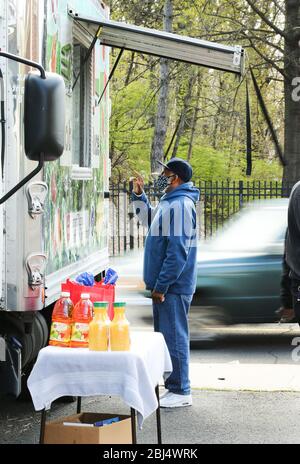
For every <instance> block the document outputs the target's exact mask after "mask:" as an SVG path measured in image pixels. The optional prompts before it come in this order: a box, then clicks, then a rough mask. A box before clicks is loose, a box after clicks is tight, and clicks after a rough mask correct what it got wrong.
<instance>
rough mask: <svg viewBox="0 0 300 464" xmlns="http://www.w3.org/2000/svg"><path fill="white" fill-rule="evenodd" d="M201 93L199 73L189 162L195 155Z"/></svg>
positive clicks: (198, 75) (188, 155) (188, 156)
mask: <svg viewBox="0 0 300 464" xmlns="http://www.w3.org/2000/svg"><path fill="white" fill-rule="evenodd" d="M200 92H201V74H200V71H198V74H197V93H196V106H195V109H194V114H193V119H192V128H191V135H190V141H189V149H188V154H187V160H188V161H190V160H191V157H192V153H193V143H194V137H195V132H196V127H197V121H198V113H199V109H200V108H199V104H200V103H199V100H200Z"/></svg>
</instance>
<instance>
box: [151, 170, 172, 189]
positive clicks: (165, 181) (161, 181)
mask: <svg viewBox="0 0 300 464" xmlns="http://www.w3.org/2000/svg"><path fill="white" fill-rule="evenodd" d="M170 177H174V175H172V176H165V175H164V174H161V175H160V176H158V177H157V179H155V181H154V188H155V190H158V191H159V192H164V191H165V190H166V188H167V187H168V186H169V185H170V184H171V181H169V179H170Z"/></svg>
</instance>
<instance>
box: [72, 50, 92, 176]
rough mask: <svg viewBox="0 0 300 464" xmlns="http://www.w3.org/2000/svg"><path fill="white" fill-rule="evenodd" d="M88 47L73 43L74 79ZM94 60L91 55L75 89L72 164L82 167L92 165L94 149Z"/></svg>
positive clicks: (73, 95) (73, 96)
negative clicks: (92, 151)
mask: <svg viewBox="0 0 300 464" xmlns="http://www.w3.org/2000/svg"><path fill="white" fill-rule="evenodd" d="M86 53H87V48H86V47H85V46H83V45H82V44H81V43H79V42H75V43H74V44H73V81H74V82H75V79H76V77H77V76H78V74H79V71H80V69H81V67H82V66H83V61H84V58H85V56H86ZM92 60H93V55H91V56H90V57H89V59H88V61H87V63H85V65H84V67H83V70H82V72H81V73H80V75H79V77H78V80H77V82H76V85H75V87H74V89H73V94H72V98H73V136H72V145H73V152H72V164H73V166H78V167H80V168H90V167H91V155H92V153H91V150H92V76H93V72H92Z"/></svg>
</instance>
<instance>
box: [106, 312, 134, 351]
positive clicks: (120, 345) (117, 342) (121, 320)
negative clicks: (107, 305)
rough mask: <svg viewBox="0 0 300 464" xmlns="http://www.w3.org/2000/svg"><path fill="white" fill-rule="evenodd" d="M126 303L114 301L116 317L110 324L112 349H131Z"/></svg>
mask: <svg viewBox="0 0 300 464" xmlns="http://www.w3.org/2000/svg"><path fill="white" fill-rule="evenodd" d="M125 306H126V303H114V318H113V320H112V322H111V324H110V349H111V351H129V350H130V334H129V322H128V320H127V319H126V317H125Z"/></svg>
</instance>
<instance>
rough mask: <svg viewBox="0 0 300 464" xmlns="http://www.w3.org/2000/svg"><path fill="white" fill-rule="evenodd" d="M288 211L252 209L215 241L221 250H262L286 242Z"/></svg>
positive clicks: (237, 217) (229, 225) (248, 209)
mask: <svg viewBox="0 0 300 464" xmlns="http://www.w3.org/2000/svg"><path fill="white" fill-rule="evenodd" d="M286 227H287V209H286V208H283V207H282V206H280V207H269V208H268V207H263V208H261V207H255V208H254V207H250V208H246V209H245V210H244V211H242V212H240V213H238V214H237V215H236V216H235V217H234V218H233V219H232V220H230V221H229V222H228V223H227V224H226V225H225V226H224V228H223V229H222V231H221V232H220V233H219V234H218V235H217V236H216V237H215V239H214V243H213V245H214V248H216V249H219V250H247V251H251V250H260V249H261V250H262V249H264V248H265V247H267V246H271V245H274V243H275V242H280V241H283V240H284V237H285V231H286Z"/></svg>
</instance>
